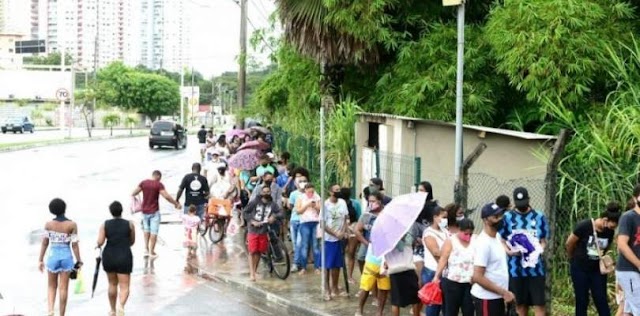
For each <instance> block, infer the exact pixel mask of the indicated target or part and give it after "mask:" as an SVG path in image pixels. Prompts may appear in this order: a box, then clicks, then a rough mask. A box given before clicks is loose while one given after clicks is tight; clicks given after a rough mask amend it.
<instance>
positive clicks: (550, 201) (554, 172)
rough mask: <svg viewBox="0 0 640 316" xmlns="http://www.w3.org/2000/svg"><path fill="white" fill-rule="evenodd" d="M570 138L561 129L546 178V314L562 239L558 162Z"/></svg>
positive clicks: (548, 308) (549, 313)
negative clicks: (558, 230) (554, 258)
mask: <svg viewBox="0 0 640 316" xmlns="http://www.w3.org/2000/svg"><path fill="white" fill-rule="evenodd" d="M568 138H569V133H568V131H567V130H566V129H563V130H561V131H560V135H558V139H557V140H556V142H555V144H554V145H553V151H552V152H551V157H550V158H549V161H548V162H547V174H546V176H545V179H544V186H545V191H546V192H545V203H544V207H545V210H546V212H547V222H548V223H549V234H550V235H551V238H549V239H550V240H549V242H548V243H547V249H545V251H544V264H545V268H546V274H545V276H546V278H545V289H544V292H545V293H544V295H545V303H546V304H545V308H546V310H547V312H546V314H547V315H551V287H552V282H551V277H550V276H549V272H550V271H551V269H550V268H551V266H552V265H551V263H552V262H551V258H552V256H553V254H554V253H555V250H556V248H557V242H558V241H560V240H561V239H559V238H558V236H556V234H555V232H556V222H557V218H556V215H557V214H556V212H557V205H556V195H557V193H558V192H557V190H558V181H557V178H558V164H559V163H560V158H561V157H562V154H563V152H564V147H565V145H566V144H567V139H568Z"/></svg>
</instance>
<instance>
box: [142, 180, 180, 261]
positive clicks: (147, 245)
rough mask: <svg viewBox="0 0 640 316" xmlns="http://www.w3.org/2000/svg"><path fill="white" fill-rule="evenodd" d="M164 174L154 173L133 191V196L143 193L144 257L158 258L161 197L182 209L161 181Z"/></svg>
mask: <svg viewBox="0 0 640 316" xmlns="http://www.w3.org/2000/svg"><path fill="white" fill-rule="evenodd" d="M161 179H162V173H161V172H160V171H158V170H155V171H153V173H152V175H151V179H147V180H144V181H142V182H140V184H138V186H137V187H136V188H135V189H134V190H133V193H132V194H131V195H132V196H137V195H138V194H140V193H142V230H143V231H144V249H145V252H144V256H145V257H151V258H156V257H157V256H158V254H157V253H156V251H155V250H156V241H157V239H158V231H159V230H160V203H159V201H158V199H159V198H160V195H162V197H163V198H165V199H166V200H167V201H168V202H169V203H171V204H173V206H174V207H175V208H176V209H181V208H182V207H181V206H180V203H178V202H177V201H176V200H174V199H173V197H171V195H170V194H169V193H167V191H166V190H165V188H164V185H163V184H162V182H160V180H161Z"/></svg>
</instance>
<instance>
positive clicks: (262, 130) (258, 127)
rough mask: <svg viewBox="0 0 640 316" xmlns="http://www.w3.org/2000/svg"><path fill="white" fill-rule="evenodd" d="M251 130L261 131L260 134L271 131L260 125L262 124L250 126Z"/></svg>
mask: <svg viewBox="0 0 640 316" xmlns="http://www.w3.org/2000/svg"><path fill="white" fill-rule="evenodd" d="M251 129H252V130H254V131H256V132H259V133H262V134H271V131H270V130H269V129H268V128H266V127H262V126H253V127H251Z"/></svg>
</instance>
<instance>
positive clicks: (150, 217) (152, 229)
mask: <svg viewBox="0 0 640 316" xmlns="http://www.w3.org/2000/svg"><path fill="white" fill-rule="evenodd" d="M142 230H143V231H144V232H145V233H151V235H158V231H159V230H160V211H155V212H153V213H151V214H142Z"/></svg>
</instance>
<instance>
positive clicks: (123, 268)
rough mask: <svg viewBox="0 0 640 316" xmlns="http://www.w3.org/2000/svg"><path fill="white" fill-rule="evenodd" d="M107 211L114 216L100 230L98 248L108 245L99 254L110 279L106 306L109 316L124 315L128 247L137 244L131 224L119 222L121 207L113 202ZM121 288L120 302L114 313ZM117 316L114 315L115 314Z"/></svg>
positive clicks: (129, 262) (129, 258) (130, 260)
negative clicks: (108, 308) (109, 305)
mask: <svg viewBox="0 0 640 316" xmlns="http://www.w3.org/2000/svg"><path fill="white" fill-rule="evenodd" d="M109 211H110V212H111V215H112V216H113V219H110V220H108V221H106V222H104V224H103V225H102V226H100V231H99V232H98V248H100V247H102V245H104V243H105V241H106V242H107V245H106V246H105V247H104V250H103V251H102V266H103V267H104V271H105V272H107V277H108V278H109V304H111V314H110V315H111V316H115V315H118V316H122V315H124V305H125V304H126V303H127V299H128V298H129V282H130V275H131V269H132V268H133V255H132V254H131V246H132V245H133V243H134V242H135V240H136V235H135V228H134V226H133V223H132V222H131V221H128V220H125V219H122V204H120V202H118V201H115V202H113V203H111V205H109ZM118 287H119V288H120V300H119V304H118V308H117V309H116V300H117V298H118ZM116 312H117V314H116Z"/></svg>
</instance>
